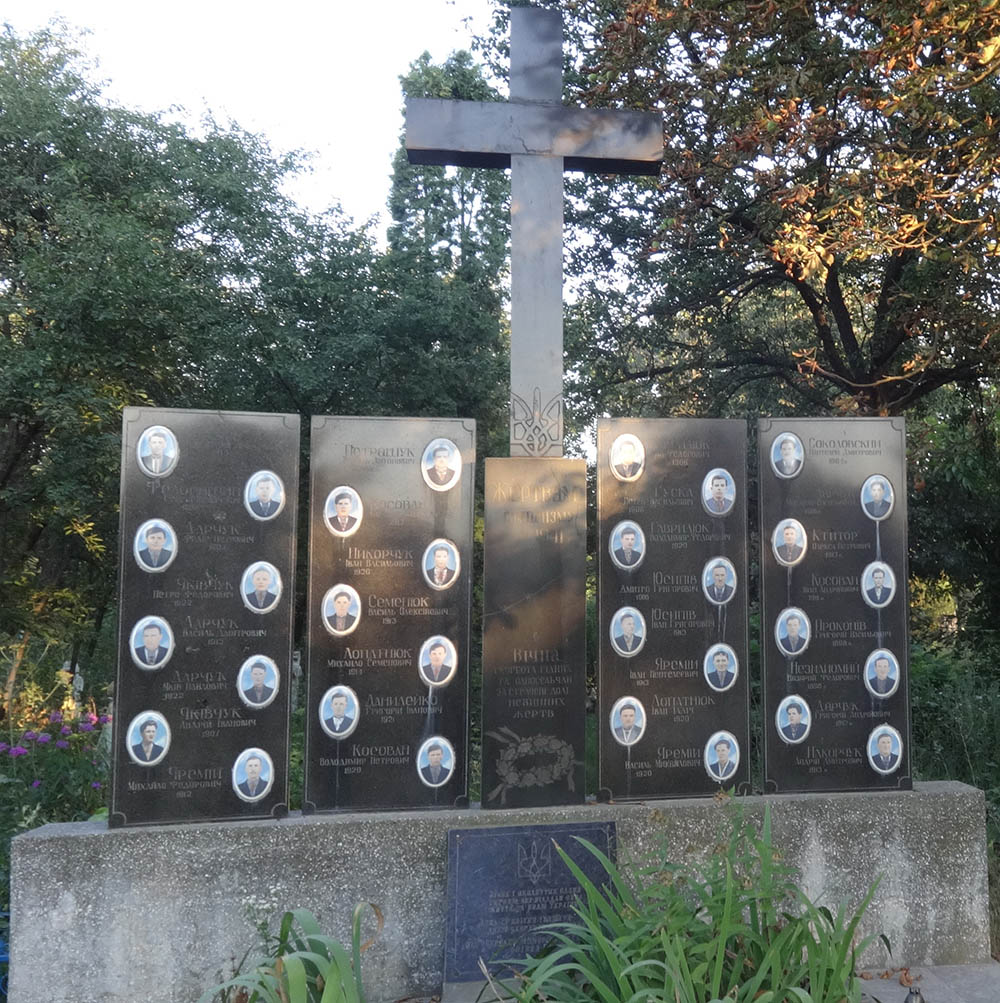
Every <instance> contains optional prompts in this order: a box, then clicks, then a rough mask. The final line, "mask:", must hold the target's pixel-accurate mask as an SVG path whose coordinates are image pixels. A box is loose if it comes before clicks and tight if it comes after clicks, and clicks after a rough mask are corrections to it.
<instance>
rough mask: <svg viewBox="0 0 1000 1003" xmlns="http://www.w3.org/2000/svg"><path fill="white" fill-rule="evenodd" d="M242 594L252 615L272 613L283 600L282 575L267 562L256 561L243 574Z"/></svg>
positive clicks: (244, 603) (244, 602)
mask: <svg viewBox="0 0 1000 1003" xmlns="http://www.w3.org/2000/svg"><path fill="white" fill-rule="evenodd" d="M241 583H242V584H241V587H240V594H241V595H242V596H243V605H244V606H246V608H247V609H248V610H250V612H251V613H270V612H271V610H273V609H274V608H275V607H276V606H277V605H278V600H279V599H280V598H281V573H280V572H279V571H278V569H277V568H276V567H275V566H274V565H273V564H269V563H268V562H267V561H254V563H253V564H251V565H249V566H248V567H247V569H246V570H245V571H244V572H243V577H242V578H241Z"/></svg>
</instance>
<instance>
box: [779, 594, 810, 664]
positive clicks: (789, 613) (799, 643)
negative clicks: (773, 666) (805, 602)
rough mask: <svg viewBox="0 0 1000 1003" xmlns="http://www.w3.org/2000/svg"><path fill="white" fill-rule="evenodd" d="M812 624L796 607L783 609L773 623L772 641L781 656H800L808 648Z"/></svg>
mask: <svg viewBox="0 0 1000 1003" xmlns="http://www.w3.org/2000/svg"><path fill="white" fill-rule="evenodd" d="M811 635H812V624H811V623H810V622H809V617H808V616H806V614H805V612H804V611H803V610H801V609H799V608H798V607H797V606H789V607H788V608H787V609H783V610H782V611H781V612H780V613H779V614H778V618H777V620H775V622H774V640H775V643H776V644H777V645H778V648H779V649H780V650H781V653H782V654H783V655H787V656H789V657H793V656H795V655H801V654H802V652H803V651H805V650H806V648H808V647H809V638H810V637H811Z"/></svg>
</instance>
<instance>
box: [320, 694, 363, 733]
mask: <svg viewBox="0 0 1000 1003" xmlns="http://www.w3.org/2000/svg"><path fill="white" fill-rule="evenodd" d="M360 717H361V711H360V705H359V704H358V695H357V693H355V692H354V690H352V689H351V687H350V686H331V687H330V688H329V689H328V690H327V691H326V692H325V693H324V694H323V699H322V700H320V702H319V725H320V727H321V728H322V729H323V731H325V732H326V733H327V735H329V736H330V738H335V739H337V741H340V739H342V738H347V736H348V735H350V734H351V733H352V732H353V731H354V729H355V728H357V726H358V720H359V719H360Z"/></svg>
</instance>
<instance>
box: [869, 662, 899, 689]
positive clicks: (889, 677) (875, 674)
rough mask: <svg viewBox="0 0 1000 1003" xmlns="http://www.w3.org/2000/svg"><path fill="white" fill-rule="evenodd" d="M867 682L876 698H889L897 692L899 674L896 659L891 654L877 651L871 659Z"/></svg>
mask: <svg viewBox="0 0 1000 1003" xmlns="http://www.w3.org/2000/svg"><path fill="white" fill-rule="evenodd" d="M866 681H867V683H868V689H869V690H870V691H871V692H872V693H873V694H874V695H875V696H878V697H887V696H890V695H891V694H893V693H895V692H896V687H897V685H898V684H899V674H898V671H897V668H896V662H895V659H894V658H893V657H892V656H891V655H890V654H889V652H887V651H877V652H875V654H874V656H872V657H870V658H869V662H868V669H867V672H866Z"/></svg>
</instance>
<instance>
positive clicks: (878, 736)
mask: <svg viewBox="0 0 1000 1003" xmlns="http://www.w3.org/2000/svg"><path fill="white" fill-rule="evenodd" d="M901 753H902V743H901V742H900V740H899V736H898V734H896V733H895V730H894V729H890V728H885V729H876V731H875V732H874V733H873V734H872V737H871V738H870V739H869V741H868V759H869V762H870V763H871V764H872V768H873V769H874V770H875V771H876V772H877V773H893V772H894V771H895V770H896V769H897V768H898V767H899V758H900V755H901Z"/></svg>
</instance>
